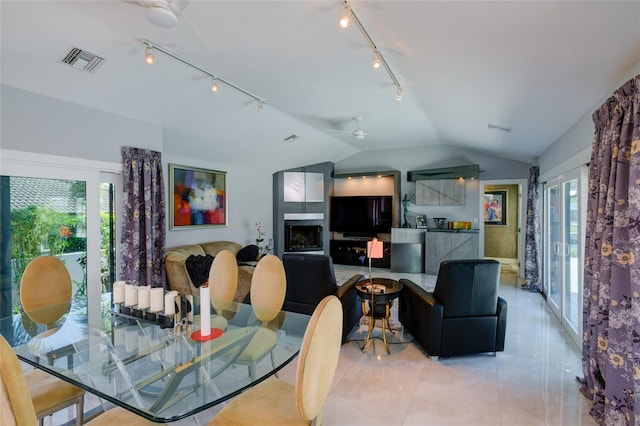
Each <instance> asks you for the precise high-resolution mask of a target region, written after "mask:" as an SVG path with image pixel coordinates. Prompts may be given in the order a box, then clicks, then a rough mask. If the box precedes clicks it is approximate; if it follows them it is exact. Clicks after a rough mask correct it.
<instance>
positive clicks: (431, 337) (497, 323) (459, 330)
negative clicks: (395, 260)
mask: <svg viewBox="0 0 640 426" xmlns="http://www.w3.org/2000/svg"><path fill="white" fill-rule="evenodd" d="M499 281H500V263H499V262H497V261H495V260H485V259H466V260H449V261H444V262H442V263H441V264H440V269H439V272H438V278H437V281H436V287H435V289H434V291H433V292H432V293H431V292H427V291H425V290H424V289H423V288H421V287H420V286H418V285H417V284H416V283H414V282H413V281H410V280H407V279H401V280H400V282H401V283H402V284H403V288H402V291H401V292H400V296H399V304H398V317H399V320H400V323H401V324H402V325H403V327H404V330H405V331H406V332H408V333H410V334H411V335H412V336H413V338H414V339H415V341H416V343H418V344H419V345H420V346H421V347H422V349H424V350H425V352H427V354H429V355H430V356H434V357H437V356H441V357H449V356H454V355H463V354H472V353H482V352H493V353H496V352H498V351H504V341H505V332H506V328H507V302H506V301H505V300H504V299H502V298H501V297H498V286H499Z"/></svg>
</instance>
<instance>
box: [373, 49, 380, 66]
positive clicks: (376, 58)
mask: <svg viewBox="0 0 640 426" xmlns="http://www.w3.org/2000/svg"><path fill="white" fill-rule="evenodd" d="M372 65H373V67H374V68H375V69H378V68H380V54H379V53H378V51H377V50H374V51H373V62H372Z"/></svg>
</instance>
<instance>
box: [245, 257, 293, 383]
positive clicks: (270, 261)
mask: <svg viewBox="0 0 640 426" xmlns="http://www.w3.org/2000/svg"><path fill="white" fill-rule="evenodd" d="M286 290H287V278H286V275H285V272H284V266H283V265H282V261H281V260H280V259H279V258H278V257H277V256H275V255H273V254H268V255H266V256H264V257H262V258H261V259H260V261H259V262H258V264H257V265H256V269H255V271H254V272H253V276H252V277H251V292H250V293H249V294H250V297H251V307H252V308H253V312H254V314H255V316H256V318H257V319H258V321H260V322H261V325H262V326H261V327H260V328H259V329H258V331H257V332H256V335H255V336H254V337H253V339H251V341H250V342H249V345H247V347H246V348H245V350H244V351H243V352H242V353H241V354H240V355H239V356H238V358H237V360H236V362H238V363H243V364H247V365H248V366H249V376H250V377H251V379H252V380H254V379H255V378H256V365H257V364H258V362H260V361H261V360H262V359H263V358H264V357H266V356H267V355H271V364H272V365H273V367H274V368H275V362H274V359H273V348H275V346H276V342H277V336H276V333H275V332H274V331H273V330H271V329H269V328H268V327H269V325H270V324H269V322H270V321H272V320H274V319H276V318H277V317H278V316H279V314H280V310H281V309H282V304H283V303H284V296H285V293H286Z"/></svg>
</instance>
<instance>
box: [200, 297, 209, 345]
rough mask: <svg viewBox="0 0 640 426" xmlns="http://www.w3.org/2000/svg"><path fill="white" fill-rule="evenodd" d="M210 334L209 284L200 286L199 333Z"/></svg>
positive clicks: (202, 334)
mask: <svg viewBox="0 0 640 426" xmlns="http://www.w3.org/2000/svg"><path fill="white" fill-rule="evenodd" d="M210 334H211V296H210V293H209V286H202V287H200V335H201V336H208V335H210Z"/></svg>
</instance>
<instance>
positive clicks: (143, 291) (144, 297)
mask: <svg viewBox="0 0 640 426" xmlns="http://www.w3.org/2000/svg"><path fill="white" fill-rule="evenodd" d="M149 306H151V286H150V285H141V286H140V287H138V309H147V308H148V307H149Z"/></svg>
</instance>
